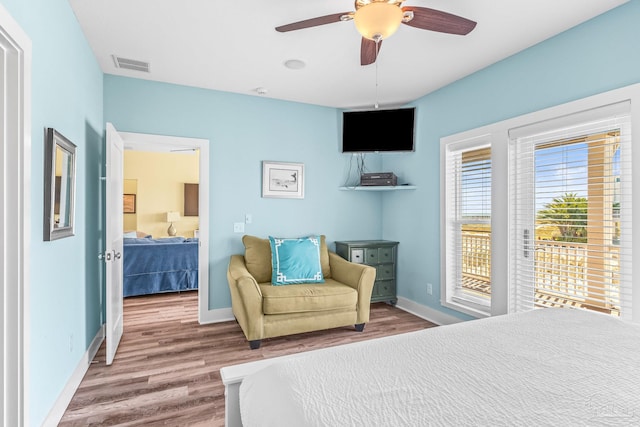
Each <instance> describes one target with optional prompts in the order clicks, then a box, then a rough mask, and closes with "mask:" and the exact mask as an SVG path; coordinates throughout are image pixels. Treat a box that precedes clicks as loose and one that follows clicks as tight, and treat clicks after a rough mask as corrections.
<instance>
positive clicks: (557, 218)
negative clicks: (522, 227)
mask: <svg viewBox="0 0 640 427" xmlns="http://www.w3.org/2000/svg"><path fill="white" fill-rule="evenodd" d="M537 223H538V224H549V225H553V226H555V227H557V228H558V230H559V231H560V236H555V237H554V238H553V240H559V241H564V242H580V243H584V242H586V241H587V198H586V197H578V195H577V194H576V193H565V194H564V195H563V196H562V197H556V198H554V199H553V201H552V202H550V203H547V204H546V205H545V208H544V209H542V210H541V211H539V212H538V218H537Z"/></svg>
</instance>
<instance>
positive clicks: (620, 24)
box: [383, 0, 640, 318]
mask: <svg viewBox="0 0 640 427" xmlns="http://www.w3.org/2000/svg"><path fill="white" fill-rule="evenodd" d="M638 22H640V0H631V1H630V2H629V3H627V4H625V5H623V6H620V7H618V8H616V9H614V10H612V11H610V12H608V13H606V14H604V15H601V16H599V17H597V18H595V19H593V20H591V21H588V22H586V23H584V24H582V25H580V26H578V27H575V28H573V29H571V30H569V31H566V32H564V33H562V34H560V35H558V36H556V37H554V38H552V39H549V40H547V41H545V42H543V43H540V44H538V45H536V46H533V47H531V48H529V49H527V50H525V51H523V52H521V53H519V54H516V55H514V56H512V57H510V58H507V59H505V60H503V61H501V62H499V63H496V64H494V65H492V66H490V67H488V68H486V69H484V70H481V71H479V72H477V73H475V74H473V75H471V76H469V77H467V78H465V79H462V80H459V81H457V82H455V83H453V84H451V85H449V86H447V87H445V88H443V89H441V90H439V91H437V92H434V93H432V94H430V95H427V96H425V97H423V98H421V99H419V100H417V101H416V102H414V103H413V104H414V105H415V106H416V107H417V109H418V113H417V114H418V122H417V139H418V141H417V149H416V153H415V154H414V155H413V156H410V157H401V158H400V157H398V158H394V157H386V158H385V159H384V166H383V168H384V169H385V170H394V171H401V173H402V174H403V175H404V176H405V179H406V180H408V181H410V182H412V183H414V184H416V185H417V186H418V190H416V191H415V192H410V194H404V193H406V192H402V194H385V196H384V197H385V199H384V201H383V206H384V215H383V237H384V238H385V239H392V240H398V241H400V242H401V245H400V248H399V254H400V262H399V278H398V279H399V295H401V296H403V297H406V298H409V299H411V300H413V301H416V302H418V303H421V304H424V305H427V306H429V307H432V308H435V309H438V310H441V311H443V312H446V313H448V314H453V315H456V316H458V317H460V318H467V317H466V316H464V315H462V314H460V313H456V312H454V311H451V310H448V309H445V308H443V307H441V306H440V286H439V285H440V203H439V201H440V163H439V162H440V138H441V137H444V136H447V135H451V134H455V133H458V132H462V131H465V130H469V129H473V128H476V127H479V126H483V125H486V124H490V123H494V122H498V121H501V120H505V119H507V118H511V117H516V116H519V115H522V114H525V113H529V112H533V111H537V110H541V109H544V108H547V107H551V106H554V105H558V104H562V103H565V102H569V101H572V100H576V99H580V98H584V97H587V96H589V95H594V94H597V93H600V92H605V91H608V90H611V89H615V88H619V87H623V86H626V85H630V84H633V83H637V82H639V81H640V53H639V51H638V44H639V43H640V25H638ZM505 197H506V195H505ZM427 282H429V283H432V284H434V287H433V290H434V292H433V295H432V296H428V295H427V292H426V284H427Z"/></svg>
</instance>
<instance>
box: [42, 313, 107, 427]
mask: <svg viewBox="0 0 640 427" xmlns="http://www.w3.org/2000/svg"><path fill="white" fill-rule="evenodd" d="M104 333H105V325H102V326H101V327H100V329H99V330H98V333H97V334H96V336H95V337H94V338H93V341H91V344H89V348H88V349H87V351H85V352H84V354H83V355H82V359H80V362H79V363H78V366H77V367H76V369H75V370H74V371H73V374H71V378H69V381H67V384H66V385H65V387H64V389H63V390H62V393H60V396H58V399H57V400H56V403H55V404H54V405H53V408H51V410H50V411H49V415H47V418H45V420H44V422H43V423H42V425H43V426H45V427H48V426H51V427H55V426H57V425H58V423H59V422H60V420H61V419H62V416H63V415H64V411H66V410H67V406H69V403H70V402H71V399H72V398H73V395H74V394H75V392H76V390H77V389H78V387H79V386H80V383H81V382H82V379H83V378H84V374H86V373H87V370H88V369H89V366H90V365H91V361H92V360H93V358H94V356H95V355H96V353H97V352H98V349H99V348H100V344H102V341H103V340H104V337H105V335H104Z"/></svg>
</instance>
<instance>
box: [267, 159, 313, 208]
mask: <svg viewBox="0 0 640 427" xmlns="http://www.w3.org/2000/svg"><path fill="white" fill-rule="evenodd" d="M262 197H274V198H280V199H304V164H303V163H288V162H272V161H263V162H262Z"/></svg>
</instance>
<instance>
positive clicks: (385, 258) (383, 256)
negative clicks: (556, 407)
mask: <svg viewBox="0 0 640 427" xmlns="http://www.w3.org/2000/svg"><path fill="white" fill-rule="evenodd" d="M393 249H394V248H392V247H383V248H378V262H379V263H386V262H394V261H395V259H394V256H393Z"/></svg>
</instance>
